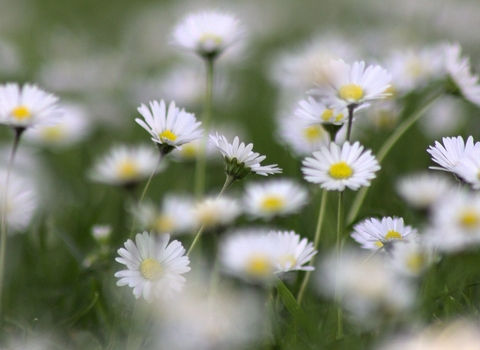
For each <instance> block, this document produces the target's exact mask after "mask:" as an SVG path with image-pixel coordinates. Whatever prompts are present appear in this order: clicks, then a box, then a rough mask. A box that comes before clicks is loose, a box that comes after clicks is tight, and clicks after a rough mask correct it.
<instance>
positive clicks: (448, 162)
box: [427, 136, 480, 172]
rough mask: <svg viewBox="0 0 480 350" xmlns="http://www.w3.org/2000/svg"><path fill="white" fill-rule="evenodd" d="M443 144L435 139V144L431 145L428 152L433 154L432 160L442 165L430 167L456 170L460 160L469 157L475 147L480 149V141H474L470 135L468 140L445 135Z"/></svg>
mask: <svg viewBox="0 0 480 350" xmlns="http://www.w3.org/2000/svg"><path fill="white" fill-rule="evenodd" d="M442 142H443V145H442V144H441V143H440V142H438V141H435V146H430V147H429V149H427V152H428V153H430V154H431V156H432V160H433V161H434V162H435V163H437V164H439V165H441V167H434V166H431V167H429V168H430V169H435V170H443V171H450V172H454V169H455V167H456V166H457V165H458V163H459V162H460V160H461V159H462V158H464V157H467V156H468V155H469V154H470V153H472V151H473V150H474V149H477V150H480V143H479V142H475V144H474V143H473V137H472V136H469V137H468V139H467V142H466V143H465V142H464V141H463V137H461V136H457V137H444V138H443V139H442Z"/></svg>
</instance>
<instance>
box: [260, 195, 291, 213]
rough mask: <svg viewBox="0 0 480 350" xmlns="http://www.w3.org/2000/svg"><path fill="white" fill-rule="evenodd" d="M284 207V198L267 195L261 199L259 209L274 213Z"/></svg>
mask: <svg viewBox="0 0 480 350" xmlns="http://www.w3.org/2000/svg"><path fill="white" fill-rule="evenodd" d="M284 206H285V198H283V197H280V196H277V195H268V196H265V198H263V199H262V201H261V203H260V207H261V208H262V209H263V210H264V211H266V212H276V211H279V210H281V209H282V208H283V207H284Z"/></svg>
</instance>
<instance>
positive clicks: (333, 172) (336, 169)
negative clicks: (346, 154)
mask: <svg viewBox="0 0 480 350" xmlns="http://www.w3.org/2000/svg"><path fill="white" fill-rule="evenodd" d="M328 173H329V174H330V176H331V177H333V178H334V179H336V180H343V179H348V178H349V177H350V176H352V174H353V169H352V168H351V167H350V165H348V164H347V163H345V162H339V163H336V164H332V166H331V167H330V171H329V172H328Z"/></svg>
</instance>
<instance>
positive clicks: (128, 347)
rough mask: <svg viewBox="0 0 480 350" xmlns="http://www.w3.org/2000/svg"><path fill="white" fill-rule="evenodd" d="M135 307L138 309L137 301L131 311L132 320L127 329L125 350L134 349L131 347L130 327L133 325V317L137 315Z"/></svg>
mask: <svg viewBox="0 0 480 350" xmlns="http://www.w3.org/2000/svg"><path fill="white" fill-rule="evenodd" d="M137 307H138V299H137V300H135V306H134V307H133V311H132V320H131V323H130V327H129V328H128V337H127V347H126V349H127V350H130V349H134V348H133V347H132V333H133V332H132V328H133V327H132V325H133V324H134V323H135V316H136V314H137Z"/></svg>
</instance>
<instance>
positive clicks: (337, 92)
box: [310, 60, 391, 108]
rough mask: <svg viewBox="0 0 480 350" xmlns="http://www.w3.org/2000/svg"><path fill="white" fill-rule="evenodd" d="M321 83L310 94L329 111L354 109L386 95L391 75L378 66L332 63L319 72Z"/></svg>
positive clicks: (358, 63)
mask: <svg viewBox="0 0 480 350" xmlns="http://www.w3.org/2000/svg"><path fill="white" fill-rule="evenodd" d="M322 73H323V74H324V75H325V82H324V83H321V84H319V85H318V86H317V88H316V89H313V90H311V91H310V93H311V94H314V95H318V96H320V99H321V100H322V102H324V103H325V105H327V106H329V107H330V108H344V107H350V108H356V107H358V106H360V105H361V104H362V103H365V102H366V101H370V100H376V99H381V98H384V97H387V96H389V95H390V93H388V88H389V87H390V80H391V76H390V74H388V73H387V71H386V70H385V69H383V68H381V67H380V66H368V67H367V68H366V69H365V62H363V61H362V62H355V63H354V64H353V66H350V65H348V64H346V63H345V62H344V61H343V60H332V61H330V64H329V65H328V67H326V68H325V69H324V70H323V72H322Z"/></svg>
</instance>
